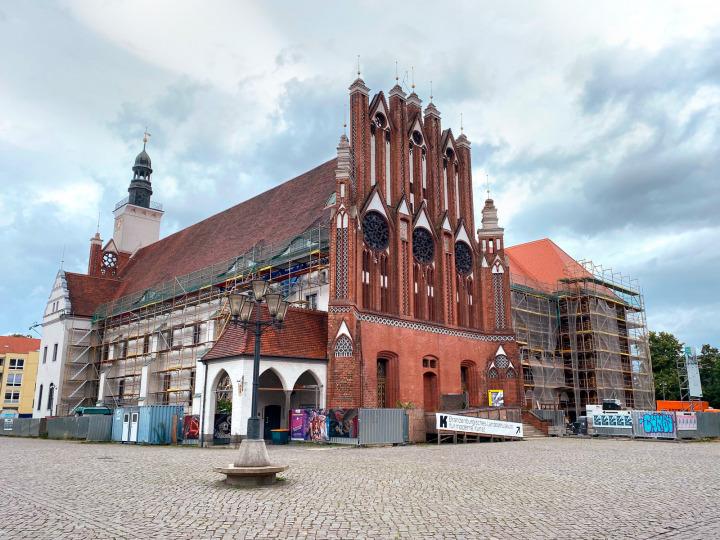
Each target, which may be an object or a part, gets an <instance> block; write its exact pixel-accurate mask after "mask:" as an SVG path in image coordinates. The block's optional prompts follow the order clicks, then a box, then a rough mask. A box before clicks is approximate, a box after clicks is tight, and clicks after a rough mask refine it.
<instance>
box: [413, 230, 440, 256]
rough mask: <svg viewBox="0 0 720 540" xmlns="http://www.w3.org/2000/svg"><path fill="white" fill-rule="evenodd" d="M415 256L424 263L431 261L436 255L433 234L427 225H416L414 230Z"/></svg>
mask: <svg viewBox="0 0 720 540" xmlns="http://www.w3.org/2000/svg"><path fill="white" fill-rule="evenodd" d="M413 256H414V257H415V260H416V261H418V262H419V263H422V264H429V263H431V262H432V260H433V257H434V256H435V243H434V242H433V237H432V234H430V231H428V230H427V229H426V228H425V227H416V228H415V230H414V231H413Z"/></svg>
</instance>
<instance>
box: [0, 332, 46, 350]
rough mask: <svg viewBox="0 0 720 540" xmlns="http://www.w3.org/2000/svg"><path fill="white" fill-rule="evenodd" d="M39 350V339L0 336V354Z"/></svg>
mask: <svg viewBox="0 0 720 540" xmlns="http://www.w3.org/2000/svg"><path fill="white" fill-rule="evenodd" d="M38 350H40V340H39V339H35V338H29V337H20V336H0V354H4V353H18V354H26V353H29V352H30V351H38Z"/></svg>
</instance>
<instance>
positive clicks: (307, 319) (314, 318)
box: [203, 307, 328, 360]
mask: <svg viewBox="0 0 720 540" xmlns="http://www.w3.org/2000/svg"><path fill="white" fill-rule="evenodd" d="M262 309H263V316H264V317H265V318H267V317H268V314H267V309H266V308H265V307H263V308H262ZM327 336H328V324H327V313H325V312H324V311H315V310H311V309H301V308H290V309H289V310H288V313H287V316H286V317H285V322H284V324H283V326H282V328H281V329H280V330H275V329H269V330H266V331H265V333H264V334H263V335H262V338H260V339H261V346H262V356H263V357H264V358H266V357H269V356H276V357H281V358H306V359H310V360H326V359H327ZM254 352H255V336H254V334H253V333H252V332H246V331H245V330H243V327H242V325H239V324H238V325H235V324H233V322H232V321H228V323H227V326H225V330H224V331H223V333H222V335H221V336H220V338H219V339H218V340H217V341H216V342H215V344H214V345H213V347H212V348H211V349H210V350H209V351H208V352H207V353H205V356H204V357H203V360H218V359H220V358H228V357H233V356H248V355H249V356H252V355H253V354H254Z"/></svg>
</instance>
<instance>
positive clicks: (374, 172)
mask: <svg viewBox="0 0 720 540" xmlns="http://www.w3.org/2000/svg"><path fill="white" fill-rule="evenodd" d="M388 97H389V99H386V97H385V95H384V94H383V93H382V92H379V93H378V94H376V95H375V96H374V97H373V98H372V99H370V96H369V89H368V88H367V87H366V86H365V84H364V82H363V81H362V79H360V78H358V79H357V80H356V81H355V82H354V83H353V84H352V85H351V87H350V119H351V123H350V138H349V139H348V138H347V137H346V136H343V137H342V138H341V140H340V145H339V146H338V162H337V170H336V190H335V204H334V207H333V216H332V221H331V227H332V228H334V231H331V235H330V238H331V249H330V272H331V279H330V300H329V306H328V336H329V341H328V359H329V366H328V385H327V399H328V404H329V406H331V407H357V406H365V407H394V406H396V405H397V404H398V402H412V403H413V404H414V405H416V406H419V407H422V408H424V409H425V410H436V409H438V408H444V409H448V408H458V407H459V406H461V405H462V404H466V405H486V404H487V403H488V401H487V399H488V397H487V396H488V391H490V390H496V389H502V390H504V395H505V404H506V405H516V404H518V403H519V399H518V392H519V387H518V372H519V369H518V368H519V364H518V360H517V349H516V345H515V339H514V334H513V330H512V323H511V317H510V283H509V272H508V271H507V270H508V268H507V260H506V257H505V251H504V244H503V229H502V228H500V227H499V226H498V221H497V212H496V210H495V207H494V205H493V201H492V200H489V199H488V200H487V201H486V202H485V207H484V208H483V211H482V216H483V218H482V228H481V229H479V230H478V233H477V236H476V235H475V233H474V215H473V189H472V167H471V152H470V141H469V140H468V139H467V137H466V136H465V135H464V134H461V135H460V136H459V137H458V138H457V139H456V138H455V136H454V134H453V133H452V131H451V130H450V129H442V127H441V121H440V113H439V111H438V110H437V108H436V107H435V105H434V104H433V103H432V102H431V103H430V104H429V105H428V106H427V107H426V108H425V110H424V111H423V110H422V108H421V101H420V99H419V98H418V96H417V94H415V93H414V92H413V93H411V94H410V95H409V96H407V95H406V94H405V92H404V91H403V90H402V88H401V87H400V86H399V85H396V86H395V87H394V88H392V90H390V93H389V94H388Z"/></svg>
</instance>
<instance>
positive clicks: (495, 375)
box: [488, 367, 498, 379]
mask: <svg viewBox="0 0 720 540" xmlns="http://www.w3.org/2000/svg"><path fill="white" fill-rule="evenodd" d="M497 378H498V370H497V369H495V368H494V367H492V368H490V369H489V370H488V379H497Z"/></svg>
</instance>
